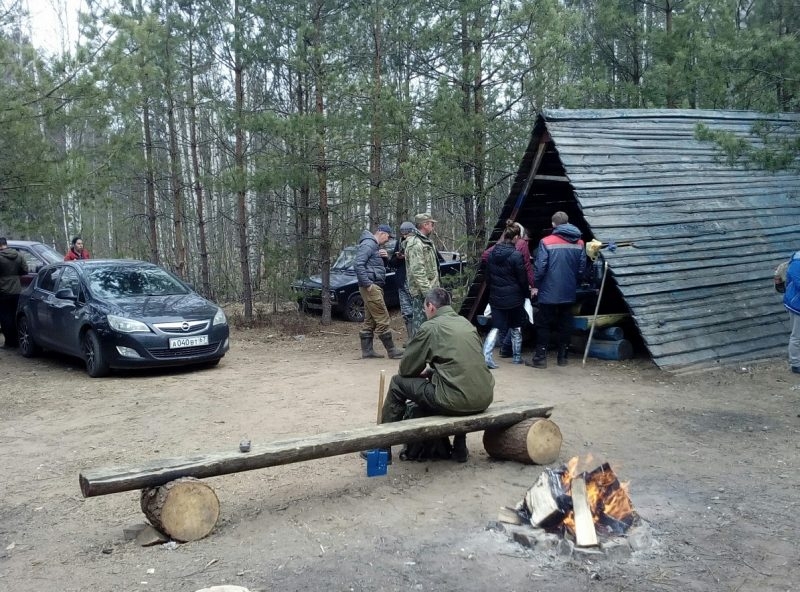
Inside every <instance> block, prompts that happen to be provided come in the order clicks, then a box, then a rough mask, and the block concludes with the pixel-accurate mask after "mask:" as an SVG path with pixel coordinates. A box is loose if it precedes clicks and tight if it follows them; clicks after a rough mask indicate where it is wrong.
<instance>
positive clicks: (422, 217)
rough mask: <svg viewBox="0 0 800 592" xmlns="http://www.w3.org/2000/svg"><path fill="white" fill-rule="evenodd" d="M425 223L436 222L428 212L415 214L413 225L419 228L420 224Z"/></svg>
mask: <svg viewBox="0 0 800 592" xmlns="http://www.w3.org/2000/svg"><path fill="white" fill-rule="evenodd" d="M425 222H436V220H434V219H433V217H432V216H431V215H430V213H428V212H425V213H423V214H417V215H416V216H414V224H416V225H417V226H419V225H420V224H425Z"/></svg>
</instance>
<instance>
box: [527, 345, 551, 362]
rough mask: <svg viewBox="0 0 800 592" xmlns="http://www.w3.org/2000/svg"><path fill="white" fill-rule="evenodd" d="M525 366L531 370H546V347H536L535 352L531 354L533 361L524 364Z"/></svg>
mask: <svg viewBox="0 0 800 592" xmlns="http://www.w3.org/2000/svg"><path fill="white" fill-rule="evenodd" d="M525 365H526V366H532V367H533V368H547V347H545V346H540V345H537V346H536V351H535V352H534V353H533V359H532V360H531V361H530V362H525Z"/></svg>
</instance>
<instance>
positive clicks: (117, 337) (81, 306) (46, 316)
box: [17, 259, 229, 377]
mask: <svg viewBox="0 0 800 592" xmlns="http://www.w3.org/2000/svg"><path fill="white" fill-rule="evenodd" d="M17 331H18V335H19V351H20V353H22V355H23V356H25V357H26V358H29V357H32V356H35V355H36V354H38V353H39V351H40V350H41V349H48V350H53V351H57V352H61V353H64V354H68V355H71V356H75V357H79V358H82V359H83V360H84V361H85V362H86V372H87V373H88V374H89V376H92V377H97V376H105V375H106V374H108V373H109V371H110V369H112V368H152V367H158V366H185V365H191V364H203V365H208V366H212V365H216V364H217V363H218V362H219V361H220V360H221V359H222V357H223V356H224V355H225V353H226V352H227V351H228V335H229V329H228V322H227V319H226V318H225V313H224V312H223V311H222V309H221V308H220V307H219V306H217V305H216V304H214V303H212V302H209V301H208V300H206V299H205V298H203V297H202V296H200V295H199V294H197V293H195V292H194V291H193V290H192V289H191V288H190V287H189V286H188V285H186V284H185V283H184V282H182V281H181V280H180V279H178V278H177V277H176V276H174V275H172V274H171V273H169V272H168V271H166V270H164V269H162V268H161V267H158V266H157V265H153V264H152V263H146V262H144V261H133V260H102V259H100V260H91V259H88V260H84V261H69V262H65V261H62V262H60V263H56V264H53V265H48V266H46V267H44V268H43V269H41V270H40V271H39V273H38V274H37V275H36V278H35V279H34V281H33V282H31V284H30V285H29V286H28V287H27V288H25V290H23V292H22V294H21V295H20V300H19V307H18V308H17Z"/></svg>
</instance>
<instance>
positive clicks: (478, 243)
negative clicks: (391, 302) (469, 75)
mask: <svg viewBox="0 0 800 592" xmlns="http://www.w3.org/2000/svg"><path fill="white" fill-rule="evenodd" d="M476 10H477V12H476V15H475V30H474V31H473V35H474V41H473V56H472V61H473V64H472V67H473V68H474V69H475V77H474V80H475V82H474V84H473V93H474V96H473V101H474V114H473V115H474V124H473V125H474V135H475V137H474V150H473V158H474V161H475V162H474V183H475V235H474V238H473V241H474V247H473V252H474V253H475V254H476V255H477V254H478V253H479V252H480V250H481V249H482V248H483V244H484V239H485V237H486V189H485V183H484V181H485V179H484V175H485V162H484V160H485V158H486V124H485V121H486V120H485V114H484V108H485V107H484V97H483V81H482V80H481V77H482V76H483V48H482V46H481V43H482V42H481V39H482V34H483V17H482V15H481V12H480V10H481V9H480V8H476Z"/></svg>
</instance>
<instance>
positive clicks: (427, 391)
mask: <svg viewBox="0 0 800 592" xmlns="http://www.w3.org/2000/svg"><path fill="white" fill-rule="evenodd" d="M406 401H413V402H414V403H416V404H417V405H419V406H420V407H421V408H422V409H423V410H425V411H430V412H431V414H433V415H453V416H463V415H475V413H476V412H475V411H471V412H468V413H467V412H463V411H458V410H457V409H452V408H450V407H449V406H447V405H446V404H445V405H442V403H441V402H440V401H439V398H438V397H437V396H436V387H435V386H433V384H432V383H431V381H430V380H428V379H427V378H417V377H415V378H406V377H404V376H400V375H399V374H395V375H394V376H392V381H391V382H390V383H389V392H387V393H386V400H385V401H384V402H383V409H382V411H381V423H390V422H393V421H401V420H402V419H403V416H404V415H405V413H406Z"/></svg>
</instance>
